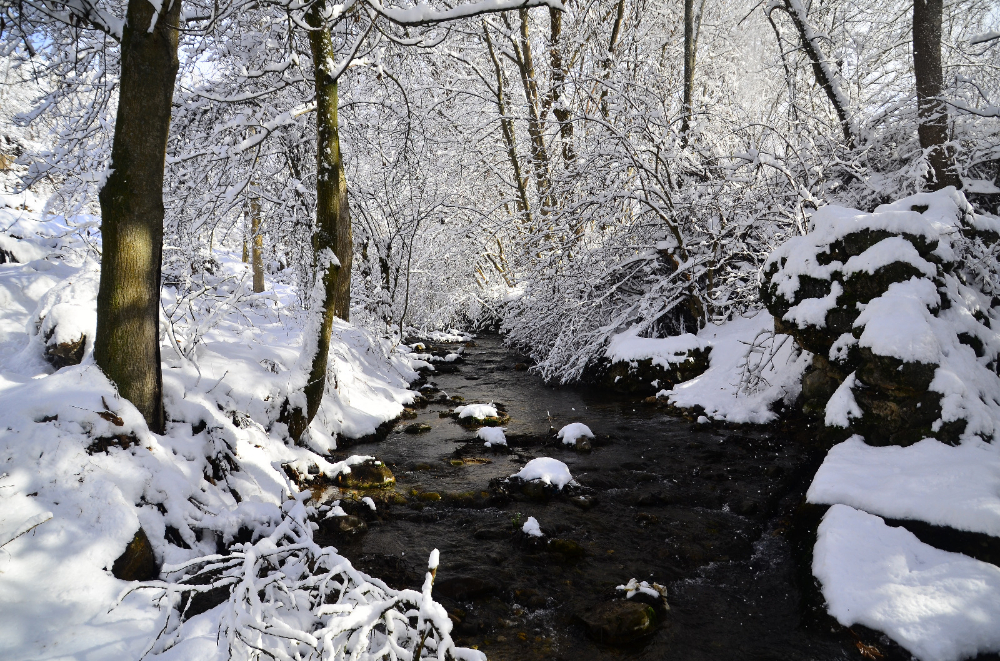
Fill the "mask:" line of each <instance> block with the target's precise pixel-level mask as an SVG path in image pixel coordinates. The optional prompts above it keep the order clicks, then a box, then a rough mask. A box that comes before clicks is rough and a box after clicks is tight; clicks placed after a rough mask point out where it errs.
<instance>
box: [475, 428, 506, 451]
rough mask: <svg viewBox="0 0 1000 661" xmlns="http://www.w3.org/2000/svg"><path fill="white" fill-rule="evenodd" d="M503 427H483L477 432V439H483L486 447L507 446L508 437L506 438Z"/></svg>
mask: <svg viewBox="0 0 1000 661" xmlns="http://www.w3.org/2000/svg"><path fill="white" fill-rule="evenodd" d="M503 432H504V428H503V427H483V428H481V429H480V430H479V431H477V432H476V437H477V438H481V439H483V440H484V441H486V443H484V445H485V446H486V447H488V448H489V447H493V446H494V445H503V446H506V445H507V437H506V436H504V433H503Z"/></svg>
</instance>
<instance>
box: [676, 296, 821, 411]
mask: <svg viewBox="0 0 1000 661" xmlns="http://www.w3.org/2000/svg"><path fill="white" fill-rule="evenodd" d="M773 327H774V320H773V318H772V317H771V315H770V314H768V312H767V311H763V310H762V311H759V312H756V313H755V314H753V315H752V316H749V317H736V318H735V319H733V320H732V321H728V322H726V323H723V324H721V325H716V324H711V323H710V324H708V325H707V326H706V327H705V328H703V329H702V330H701V331H700V332H699V333H698V337H699V338H701V339H702V340H704V341H706V342H710V343H711V346H712V353H711V354H709V367H708V369H707V370H705V372H704V373H703V374H702V375H701V376H698V377H695V378H694V379H691V380H690V381H685V382H684V383H679V384H677V385H676V386H674V387H673V389H672V390H661V391H660V392H658V393H657V395H656V396H657V397H658V398H664V397H665V398H666V399H667V401H669V402H670V403H671V404H673V405H674V406H678V407H680V408H693V407H695V406H701V407H702V408H703V409H705V413H706V415H707V416H708V417H710V418H716V419H719V420H725V421H727V422H734V423H754V424H763V423H766V422H771V421H772V420H774V419H775V417H776V414H775V413H774V412H773V411H772V410H771V408H772V405H773V404H774V403H775V402H785V403H791V402H792V401H793V400H794V399H795V398H796V397H797V396H798V394H799V391H800V390H801V380H802V373H803V372H804V371H805V369H806V367H807V366H808V365H809V361H810V360H812V354H810V353H808V352H805V351H799V350H797V349H796V348H795V346H794V343H793V342H792V341H791V339H790V338H789V337H788V336H787V335H775V336H773V337H771V336H770V332H771V329H772V328H773ZM765 336H767V337H768V338H769V339H767V340H766V341H765V342H764V344H763V346H762V347H761V348H762V351H764V352H766V354H765V355H767V356H769V357H770V359H769V360H767V361H762V365H761V367H762V371H761V375H760V376H761V377H762V380H761V381H760V382H759V383H758V384H757V388H756V389H751V390H752V392H748V389H747V388H745V387H743V386H742V384H741V381H740V377H739V375H740V374H741V373H742V372H743V371H744V366H745V365H746V364H747V355H748V351H749V349H750V347H751V345H752V344H754V342H755V340H756V339H757V338H761V337H765ZM756 355H760V354H756ZM751 358H753V356H751ZM756 360H760V359H759V358H757V359H756Z"/></svg>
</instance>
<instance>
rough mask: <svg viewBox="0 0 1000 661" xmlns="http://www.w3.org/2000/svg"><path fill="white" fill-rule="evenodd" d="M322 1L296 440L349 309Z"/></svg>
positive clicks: (347, 241)
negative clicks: (310, 265) (311, 281)
mask: <svg viewBox="0 0 1000 661" xmlns="http://www.w3.org/2000/svg"><path fill="white" fill-rule="evenodd" d="M325 14H326V1H325V0H319V2H317V3H316V4H314V5H313V6H312V7H311V8H310V9H309V12H308V13H307V14H306V23H307V24H308V25H309V27H310V28H311V29H310V31H309V46H310V50H311V51H312V58H313V70H314V76H315V79H316V80H315V85H316V136H317V144H316V229H315V231H314V232H313V237H312V244H313V258H314V260H315V262H314V271H315V274H316V278H317V284H318V287H317V289H318V290H319V291H320V292H321V293H320V298H321V300H314V301H313V305H314V306H315V307H314V310H313V314H314V315H316V314H318V315H320V319H319V320H318V321H319V323H314V324H313V325H311V327H310V328H309V329H307V331H306V332H311V333H315V335H314V336H313V337H312V338H308V337H307V338H306V345H305V349H304V351H309V350H311V351H312V352H313V355H312V361H311V367H310V370H309V380H308V381H307V382H306V385H305V388H304V393H305V399H306V402H305V403H306V410H305V411H303V410H302V409H301V408H292V407H289V408H290V409H291V410H289V409H286V411H285V412H284V413H283V417H284V421H285V423H286V424H287V425H288V431H289V434H290V435H291V437H292V438H293V439H294V440H296V441H297V440H299V437H301V436H302V434H303V432H305V430H306V429H307V428H308V427H309V423H310V422H312V420H313V418H315V417H316V413H317V412H318V411H319V406H320V403H321V402H322V401H323V393H324V391H325V389H326V371H327V361H328V359H329V356H330V335H331V331H332V328H333V318H334V317H340V318H341V319H344V320H345V321H346V320H349V318H350V310H351V262H352V260H353V255H354V242H353V240H352V237H351V214H350V207H349V206H348V200H347V181H346V178H345V174H344V164H343V161H342V160H341V154H340V133H339V130H338V124H337V80H336V78H334V72H333V71H332V70H331V67H332V66H333V64H334V62H335V61H336V60H335V55H336V53H335V51H334V48H333V42H332V40H331V38H330V31H329V30H328V29H327V28H326V26H325V25H324V22H323V18H322V17H323V16H324V15H325Z"/></svg>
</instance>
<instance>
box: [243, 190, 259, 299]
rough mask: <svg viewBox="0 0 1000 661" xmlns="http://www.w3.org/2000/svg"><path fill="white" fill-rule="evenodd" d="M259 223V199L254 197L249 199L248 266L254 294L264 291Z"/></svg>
mask: <svg viewBox="0 0 1000 661" xmlns="http://www.w3.org/2000/svg"><path fill="white" fill-rule="evenodd" d="M260 225H261V223H260V199H259V198H256V197H255V198H253V199H251V200H250V241H251V245H252V246H253V247H252V248H251V250H250V259H251V262H250V266H251V268H252V269H253V291H254V293H256V294H260V293H261V292H263V291H264V232H263V230H262V229H261V226H260ZM244 245H245V244H244ZM244 249H245V247H244ZM244 261H246V260H244Z"/></svg>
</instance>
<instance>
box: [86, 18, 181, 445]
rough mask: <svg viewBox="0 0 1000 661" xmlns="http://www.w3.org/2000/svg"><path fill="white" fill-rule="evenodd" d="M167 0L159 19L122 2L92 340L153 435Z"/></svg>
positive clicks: (170, 64)
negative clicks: (118, 81) (118, 78)
mask: <svg viewBox="0 0 1000 661" xmlns="http://www.w3.org/2000/svg"><path fill="white" fill-rule="evenodd" d="M168 2H169V5H168V6H166V7H164V11H163V13H162V14H161V15H159V16H155V13H154V8H153V5H151V4H150V3H149V2H148V0H130V2H129V4H128V13H127V22H126V24H125V31H124V34H123V38H122V46H121V54H122V55H121V84H120V91H119V98H118V115H117V119H116V121H115V135H114V142H113V145H112V149H111V174H110V175H109V176H108V179H107V182H106V183H105V184H104V187H103V188H102V189H101V193H100V201H101V218H102V220H101V234H102V240H103V248H102V259H101V284H100V289H99V291H98V295H97V336H96V337H95V340H94V359H95V360H96V361H97V365H98V366H99V367H100V368H101V369H102V370H103V371H104V373H105V374H106V375H107V376H108V378H109V379H111V381H113V382H114V384H115V385H116V386H117V387H118V392H119V393H120V394H121V395H122V397H124V398H125V399H127V400H129V401H130V402H132V404H134V405H135V407H136V408H137V409H139V411H140V412H141V413H142V415H143V417H144V418H145V419H146V422H147V423H148V424H149V428H150V429H151V430H152V431H154V432H157V433H163V431H164V424H165V419H164V413H163V384H162V375H161V372H160V341H159V330H160V260H161V254H162V251H163V213H164V211H163V169H164V161H165V158H166V152H167V134H168V132H169V130H170V104H171V100H172V99H173V95H174V81H175V80H176V78H177V69H178V59H177V43H178V33H177V25H178V22H179V18H180V10H181V2H180V0H172V1H170V0H168ZM154 20H155V21H156V23H155V25H154V26H153V28H152V29H151V30H150V24H151V22H152V21H154Z"/></svg>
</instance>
